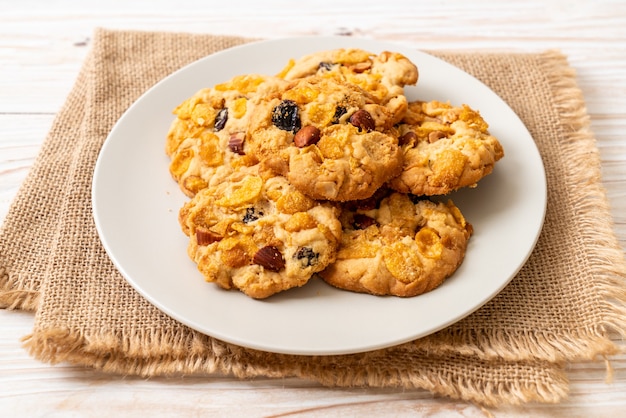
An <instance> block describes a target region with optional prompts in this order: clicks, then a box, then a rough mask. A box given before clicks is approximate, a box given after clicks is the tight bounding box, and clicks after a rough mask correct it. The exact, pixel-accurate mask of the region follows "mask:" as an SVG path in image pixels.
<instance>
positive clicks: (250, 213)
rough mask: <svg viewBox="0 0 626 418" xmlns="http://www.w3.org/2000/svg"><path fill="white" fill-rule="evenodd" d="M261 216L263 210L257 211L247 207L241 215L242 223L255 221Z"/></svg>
mask: <svg viewBox="0 0 626 418" xmlns="http://www.w3.org/2000/svg"><path fill="white" fill-rule="evenodd" d="M261 216H263V212H261V211H258V212H257V211H256V209H255V208H247V209H246V214H245V215H244V216H243V219H242V221H243V223H244V224H247V223H250V222H254V221H256V220H257V219H259V218H260V217H261Z"/></svg>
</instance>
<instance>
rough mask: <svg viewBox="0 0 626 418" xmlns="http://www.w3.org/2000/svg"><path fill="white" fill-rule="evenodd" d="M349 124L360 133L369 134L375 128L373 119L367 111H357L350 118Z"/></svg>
mask: <svg viewBox="0 0 626 418" xmlns="http://www.w3.org/2000/svg"><path fill="white" fill-rule="evenodd" d="M350 123H351V124H353V125H354V126H356V127H357V128H359V130H361V131H365V132H370V131H373V130H374V128H376V122H374V118H372V115H370V114H369V112H368V111H367V110H363V109H360V110H357V111H356V112H354V113H353V114H352V116H350Z"/></svg>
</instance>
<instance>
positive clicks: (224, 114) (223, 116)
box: [214, 107, 228, 131]
mask: <svg viewBox="0 0 626 418" xmlns="http://www.w3.org/2000/svg"><path fill="white" fill-rule="evenodd" d="M226 121H228V108H227V107H225V108H223V109H222V110H220V111H219V112H218V114H217V116H216V117H215V125H214V126H215V131H221V130H222V129H224V126H226Z"/></svg>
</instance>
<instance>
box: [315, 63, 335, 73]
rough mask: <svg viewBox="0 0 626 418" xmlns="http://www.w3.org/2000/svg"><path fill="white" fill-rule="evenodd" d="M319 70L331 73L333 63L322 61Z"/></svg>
mask: <svg viewBox="0 0 626 418" xmlns="http://www.w3.org/2000/svg"><path fill="white" fill-rule="evenodd" d="M317 69H318V70H326V71H330V70H332V69H333V63H332V62H328V61H322V62H320V63H319V65H318V66H317Z"/></svg>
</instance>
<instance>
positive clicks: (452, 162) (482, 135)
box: [389, 101, 504, 196]
mask: <svg viewBox="0 0 626 418" xmlns="http://www.w3.org/2000/svg"><path fill="white" fill-rule="evenodd" d="M398 137H399V144H400V146H401V148H402V151H403V154H404V164H403V168H402V173H401V174H400V175H399V176H398V177H396V178H394V179H392V180H391V181H390V182H389V185H390V187H391V188H393V189H394V190H396V191H399V192H402V193H413V194H416V195H428V196H432V195H444V194H447V193H450V192H452V191H454V190H457V189H459V188H461V187H475V186H476V184H477V182H478V181H479V180H480V179H482V178H483V177H484V176H486V175H488V174H490V173H491V172H492V171H493V168H494V165H495V163H496V162H497V161H498V160H500V159H501V158H502V157H503V156H504V150H503V148H502V145H501V144H500V142H499V141H498V139H496V138H495V137H494V136H492V135H490V134H489V131H488V125H487V122H485V120H484V119H483V118H482V117H481V116H480V114H479V113H478V112H477V111H475V110H472V109H471V108H470V107H469V106H467V105H463V106H462V107H453V106H451V105H450V104H448V103H442V102H438V101H431V102H419V101H416V102H412V103H410V105H409V110H408V112H407V114H406V115H405V117H404V119H403V120H402V123H401V124H400V125H399V127H398Z"/></svg>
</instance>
